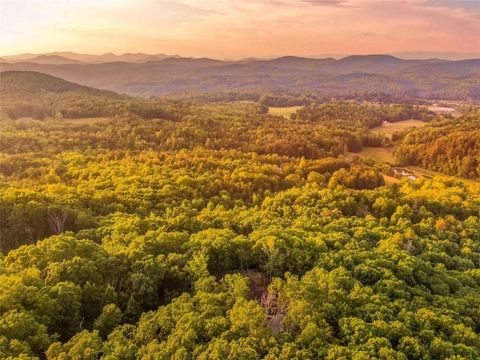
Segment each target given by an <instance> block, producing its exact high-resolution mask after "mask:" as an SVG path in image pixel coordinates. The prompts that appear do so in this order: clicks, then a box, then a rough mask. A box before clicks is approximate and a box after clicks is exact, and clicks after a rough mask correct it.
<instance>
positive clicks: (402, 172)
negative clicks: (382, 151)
mask: <svg viewBox="0 0 480 360" xmlns="http://www.w3.org/2000/svg"><path fill="white" fill-rule="evenodd" d="M393 176H395V177H396V178H404V177H405V178H407V179H408V180H410V181H413V180H416V179H417V178H418V176H417V175H415V174H414V173H413V172H411V171H409V170H407V169H403V168H393Z"/></svg>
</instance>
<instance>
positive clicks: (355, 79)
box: [0, 53, 480, 100]
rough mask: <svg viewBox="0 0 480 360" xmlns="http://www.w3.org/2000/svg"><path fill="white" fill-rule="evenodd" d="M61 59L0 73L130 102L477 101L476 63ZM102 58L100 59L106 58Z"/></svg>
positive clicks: (13, 62) (11, 66)
mask: <svg viewBox="0 0 480 360" xmlns="http://www.w3.org/2000/svg"><path fill="white" fill-rule="evenodd" d="M65 55H67V54H66V53H56V54H47V55H39V56H35V57H34V58H33V60H32V58H30V59H28V61H26V60H27V59H26V58H25V59H24V60H22V58H16V59H12V58H8V59H7V61H8V62H4V61H2V63H1V64H0V70H1V71H7V70H14V71H36V72H40V73H45V74H50V75H53V76H57V77H60V78H62V79H65V80H68V81H72V82H75V83H78V84H82V85H86V86H91V87H96V88H100V89H106V90H112V91H116V92H119V93H126V94H132V95H162V94H171V93H185V92H207V91H208V92H212V91H215V92H222V91H266V90H270V91H277V90H279V91H288V92H293V93H295V92H305V91H310V92H315V93H318V94H322V95H325V96H343V95H346V94H361V93H384V94H390V95H395V96H401V97H410V98H429V99H431V98H436V99H462V100H467V99H476V100H478V99H480V59H472V60H460V61H450V60H439V59H426V60H405V59H401V58H397V57H394V56H390V55H353V56H347V57H344V58H341V59H335V58H322V59H317V58H304V57H295V56H284V57H279V58H274V59H254V58H253V59H243V60H239V61H227V60H216V59H209V58H184V57H169V56H166V55H163V54H158V55H148V57H147V58H145V57H144V56H145V54H140V53H139V54H124V55H120V56H117V55H113V54H111V55H112V56H113V58H114V59H117V60H114V61H107V62H95V63H92V62H90V63H86V62H85V61H86V60H87V57H86V55H82V56H80V55H79V56H78V57H77V58H75V59H72V56H71V55H70V57H68V58H67V57H65ZM77 55H78V54H77ZM107 55H108V54H106V55H101V57H102V58H103V59H104V60H107V59H110V58H109V57H108V56H107ZM24 56H26V55H24ZM89 56H90V55H89ZM92 56H93V55H92ZM95 56H97V58H96V60H97V61H100V60H99V58H98V55H95ZM150 57H154V58H153V59H151V58H150ZM39 58H40V59H39ZM119 59H121V60H119ZM141 59H143V60H141ZM127 60H128V61H127ZM89 61H92V58H90V60H89Z"/></svg>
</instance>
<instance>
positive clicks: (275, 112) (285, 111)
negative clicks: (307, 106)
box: [268, 106, 302, 117]
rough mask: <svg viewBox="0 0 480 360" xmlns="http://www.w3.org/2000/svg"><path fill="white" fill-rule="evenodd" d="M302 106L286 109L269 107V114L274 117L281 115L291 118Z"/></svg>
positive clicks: (287, 107)
mask: <svg viewBox="0 0 480 360" xmlns="http://www.w3.org/2000/svg"><path fill="white" fill-rule="evenodd" d="M301 107H302V106H286V107H273V106H272V107H269V108H268V113H269V114H272V115H279V116H285V117H289V116H290V115H291V114H293V113H294V112H295V111H297V110H298V109H300V108H301Z"/></svg>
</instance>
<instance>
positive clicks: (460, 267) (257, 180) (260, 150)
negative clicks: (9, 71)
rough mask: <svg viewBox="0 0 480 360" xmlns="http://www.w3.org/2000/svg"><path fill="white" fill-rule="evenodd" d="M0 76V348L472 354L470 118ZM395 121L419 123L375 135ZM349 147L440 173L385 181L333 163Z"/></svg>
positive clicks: (479, 264) (477, 152)
mask: <svg viewBox="0 0 480 360" xmlns="http://www.w3.org/2000/svg"><path fill="white" fill-rule="evenodd" d="M14 74H15V75H14V76H13V75H7V76H12V79H10V80H8V83H9V84H11V86H9V87H8V88H6V87H5V88H3V87H2V89H8V90H5V91H2V92H0V95H1V104H2V112H3V114H2V116H1V119H0V248H1V250H2V253H1V254H0V358H5V359H12V360H13V359H49V360H50V359H62V360H63V359H79V360H83V359H85V360H90V359H91V360H93V359H109V360H110V359H111V360H113V359H125V360H130V359H132V360H133V359H145V360H147V359H177V360H180V359H182V360H183V359H184V360H188V359H202V360H207V359H222V360H223V359H231V360H234V359H245V360H247V359H248V360H250V359H252V360H253V359H268V360H273V359H285V360H286V359H330V360H334V359H335V360H336V359H352V360H353V359H355V360H360V359H362V360H363V359H372V360H373V359H385V360H387V359H402V360H403V359H432V360H433V359H450V360H460V359H471V360H474V359H478V358H480V296H479V293H480V184H479V183H478V182H475V181H464V180H463V179H461V177H468V178H471V179H478V178H479V174H480V171H479V170H478V169H479V162H480V158H479V156H480V149H479V142H478V140H479V137H478V130H477V129H478V124H479V122H480V113H479V112H478V111H477V110H475V109H471V110H470V111H468V112H467V113H465V114H464V115H462V116H460V117H455V118H452V117H448V116H437V115H435V114H434V113H432V112H431V111H429V110H428V109H427V108H426V107H425V106H423V105H421V106H420V105H412V104H380V103H377V102H359V101H339V100H329V101H325V102H321V103H320V102H317V101H315V100H314V99H312V98H308V97H305V98H302V99H296V100H300V101H303V102H304V103H302V105H305V106H304V107H302V108H300V109H299V110H297V112H295V113H294V114H292V115H291V116H276V115H272V114H270V113H269V112H268V111H267V110H268V108H266V106H267V105H268V103H269V102H272V101H274V98H272V97H271V95H268V96H264V97H263V98H262V99H260V98H258V99H256V100H249V101H246V100H245V99H241V100H240V99H232V101H224V100H222V101H211V100H205V99H204V100H201V99H199V98H191V97H190V96H187V97H186V99H183V100H182V99H180V98H175V99H158V98H151V99H150V98H148V99H147V98H141V99H140V98H132V97H127V96H121V95H117V94H114V93H109V92H103V91H99V90H95V89H91V88H85V87H77V86H78V85H77V86H75V84H73V85H72V83H64V82H58V81H57V80H55V78H51V77H43V76H44V75H40V76H38V75H36V74H34V73H33V74H32V73H26V74H23V75H22V73H14ZM1 76H2V82H4V83H5V82H7V80H5V79H6V78H4V77H3V76H5V75H4V74H2V75H1ZM32 81H34V82H35V83H36V85H35V86H33V87H32V85H31V84H32ZM38 82H40V83H38ZM26 94H27V95H26ZM27 96H29V98H28V99H27ZM214 97H215V96H214V95H212V98H214ZM276 99H278V98H276ZM286 100H287V98H284V99H280V100H279V101H286ZM28 104H30V105H31V106H32V107H33V108H38V109H41V111H40V112H39V113H38V116H37V114H36V113H35V112H29V111H30V110H28V107H27V105H28ZM73 104H77V106H76V110H75V113H71V112H69V111H71V109H72V106H73ZM270 104H272V103H270ZM292 104H294V105H298V103H297V102H293V103H291V104H289V105H292ZM16 111H18V112H16ZM25 116H28V117H27V118H26V117H25ZM411 118H416V119H419V120H423V121H424V122H426V123H427V125H426V126H424V127H421V128H415V129H407V130H405V131H403V132H399V133H395V134H394V135H393V136H392V137H391V138H388V137H386V136H384V135H382V134H381V133H373V132H372V131H371V129H372V128H374V127H376V126H378V125H381V124H382V122H383V121H388V122H392V123H393V122H398V121H401V120H405V119H411ZM365 146H368V147H378V148H380V147H385V148H392V149H395V152H396V154H397V156H398V159H399V161H401V163H402V164H417V165H421V166H423V167H429V168H431V169H433V170H437V171H441V172H444V173H446V174H449V175H455V176H458V177H457V178H454V177H434V178H431V179H427V178H419V179H418V180H415V181H408V180H407V179H402V180H399V181H398V182H396V183H386V181H385V177H384V175H383V174H384V173H385V166H386V165H385V164H379V163H375V162H371V161H365V160H362V159H361V158H357V157H352V156H350V155H349V153H350V152H357V153H358V152H360V151H361V150H362V149H363V148H364V147H365ZM465 159H466V160H465ZM465 169H468V171H467V170H465Z"/></svg>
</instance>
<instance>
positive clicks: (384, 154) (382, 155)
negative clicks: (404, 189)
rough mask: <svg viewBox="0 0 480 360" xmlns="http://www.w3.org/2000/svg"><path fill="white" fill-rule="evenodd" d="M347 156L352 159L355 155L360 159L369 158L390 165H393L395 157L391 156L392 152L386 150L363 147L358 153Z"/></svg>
mask: <svg viewBox="0 0 480 360" xmlns="http://www.w3.org/2000/svg"><path fill="white" fill-rule="evenodd" d="M348 155H349V157H352V156H355V155H357V156H360V157H370V158H372V159H373V160H376V161H383V162H387V163H389V164H392V165H394V164H395V156H394V155H393V154H392V152H391V151H390V150H388V149H385V148H381V147H367V146H364V147H363V148H362V151H360V152H358V153H348Z"/></svg>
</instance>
